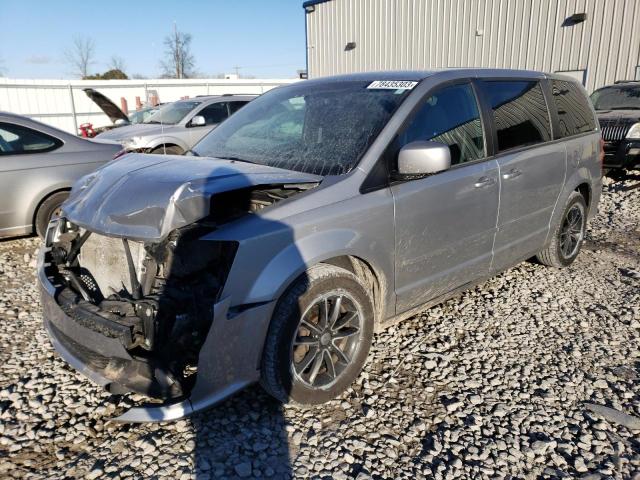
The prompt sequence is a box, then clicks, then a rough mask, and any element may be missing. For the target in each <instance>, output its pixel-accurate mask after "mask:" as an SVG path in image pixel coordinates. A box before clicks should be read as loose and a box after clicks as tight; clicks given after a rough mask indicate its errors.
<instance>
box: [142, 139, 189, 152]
mask: <svg viewBox="0 0 640 480" xmlns="http://www.w3.org/2000/svg"><path fill="white" fill-rule="evenodd" d="M168 144H171V145H177V146H179V147H180V148H181V149H182V150H184V151H185V152H186V151H187V150H189V146H188V145H187V144H186V143H185V142H184V141H183V140H181V139H180V138H178V137H171V136H167V137H159V138H154V139H153V140H151V141H150V142H149V143H147V145H146V146H145V147H144V148H146V149H147V150H153V149H155V148H158V147H159V146H161V145H168Z"/></svg>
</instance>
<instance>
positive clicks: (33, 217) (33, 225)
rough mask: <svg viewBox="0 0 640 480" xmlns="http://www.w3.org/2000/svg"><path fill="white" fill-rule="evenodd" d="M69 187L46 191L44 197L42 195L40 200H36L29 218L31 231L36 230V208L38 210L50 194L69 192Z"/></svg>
mask: <svg viewBox="0 0 640 480" xmlns="http://www.w3.org/2000/svg"><path fill="white" fill-rule="evenodd" d="M70 191H71V188H59V189H58V190H54V191H53V192H49V193H47V194H46V195H45V196H44V197H42V198H41V199H40V201H39V202H38V205H36V208H35V209H34V210H33V215H32V218H31V227H32V228H33V231H34V232H35V231H36V217H37V216H38V210H40V207H41V206H42V204H43V203H44V202H45V201H46V200H47V199H48V198H49V197H51V196H52V195H55V194H56V193H60V192H70Z"/></svg>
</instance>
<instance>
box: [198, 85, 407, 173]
mask: <svg viewBox="0 0 640 480" xmlns="http://www.w3.org/2000/svg"><path fill="white" fill-rule="evenodd" d="M371 85H372V82H370V81H360V80H357V81H353V80H347V81H327V82H300V83H299V84H294V85H289V86H286V87H279V88H274V89H273V90H270V91H268V92H267V93H265V94H264V95H261V96H260V97H258V98H256V99H255V100H253V101H251V102H249V103H248V104H247V105H246V106H244V107H243V108H241V109H240V110H239V111H238V112H237V113H235V114H234V115H232V116H231V117H229V119H228V120H226V121H225V122H223V123H222V124H221V125H220V126H219V127H217V128H215V129H214V130H213V131H212V132H211V133H209V134H207V136H206V137H204V139H202V140H201V141H200V142H199V143H198V144H197V145H196V146H195V147H194V148H193V149H192V150H193V151H194V152H195V153H197V154H198V155H201V156H204V157H218V158H240V159H242V160H246V161H249V162H252V163H258V164H262V165H269V166H272V167H279V168H286V169H289V170H297V171H299V172H306V173H314V174H318V175H340V174H343V173H347V172H349V171H350V170H351V169H352V168H353V167H354V166H355V165H356V164H357V163H358V161H359V160H360V157H361V156H362V155H363V154H364V152H365V151H366V150H367V148H368V147H369V145H371V142H373V140H375V138H376V137H377V136H378V133H379V132H380V130H381V129H382V127H384V125H385V124H386V123H387V122H388V121H389V118H391V115H393V113H394V112H395V110H396V108H398V106H399V105H400V103H402V101H403V100H404V99H405V98H406V97H407V95H408V94H409V92H410V91H411V90H410V89H406V88H398V89H389V88H373V87H370V86H371ZM368 87H369V88H368Z"/></svg>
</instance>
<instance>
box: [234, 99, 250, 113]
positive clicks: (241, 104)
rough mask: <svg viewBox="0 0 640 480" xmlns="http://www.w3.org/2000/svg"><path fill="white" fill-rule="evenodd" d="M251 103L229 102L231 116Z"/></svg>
mask: <svg viewBox="0 0 640 480" xmlns="http://www.w3.org/2000/svg"><path fill="white" fill-rule="evenodd" d="M247 103H249V102H229V115H233V114H234V113H236V112H237V111H238V110H240V109H241V108H242V107H244V106H245V105H246V104H247Z"/></svg>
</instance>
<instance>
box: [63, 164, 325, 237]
mask: <svg viewBox="0 0 640 480" xmlns="http://www.w3.org/2000/svg"><path fill="white" fill-rule="evenodd" d="M320 180H322V177H320V176H317V175H311V174H306V173H300V172H295V171H292V170H284V169H280V168H274V167H268V166H263V165H256V164H251V163H244V162H234V161H230V160H220V159H214V158H202V157H189V156H187V157H185V156H174V155H144V154H129V155H127V156H124V157H121V158H120V159H118V160H114V161H112V162H109V163H107V164H106V165H105V166H103V167H102V168H100V169H98V170H96V171H95V172H93V173H91V174H89V175H86V176H85V177H83V178H81V179H80V180H78V182H77V183H76V184H75V185H74V187H73V189H72V191H71V195H70V196H69V199H68V200H67V201H66V202H65V203H64V204H63V207H62V210H63V216H65V217H66V218H67V219H69V220H70V221H71V222H73V223H75V224H77V225H79V226H81V227H83V228H86V229H88V230H91V231H94V232H97V233H100V234H104V235H112V236H118V237H127V238H131V239H135V240H143V241H150V242H158V241H160V240H162V239H163V238H165V237H166V236H167V235H168V234H169V233H170V232H171V231H172V230H174V229H176V228H180V227H183V226H185V225H189V224H190V223H193V222H195V221H197V220H200V219H201V218H204V217H206V216H207V215H208V214H209V211H210V206H211V196H212V195H214V194H217V193H222V192H227V191H232V190H237V189H242V188H245V187H251V186H257V185H282V184H298V183H316V182H319V181H320ZM214 208H215V206H214Z"/></svg>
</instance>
